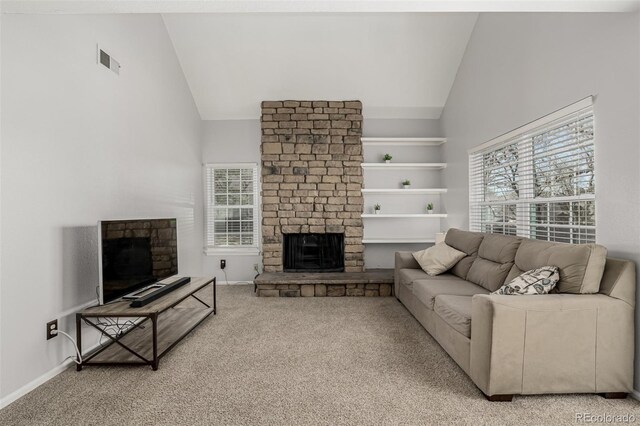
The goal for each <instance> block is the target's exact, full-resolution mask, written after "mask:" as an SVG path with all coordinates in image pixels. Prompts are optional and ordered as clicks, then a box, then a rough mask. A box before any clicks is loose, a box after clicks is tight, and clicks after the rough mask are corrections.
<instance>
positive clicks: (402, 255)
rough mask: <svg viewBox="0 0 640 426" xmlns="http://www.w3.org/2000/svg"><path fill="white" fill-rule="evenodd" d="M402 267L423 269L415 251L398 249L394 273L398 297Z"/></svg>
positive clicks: (394, 284) (395, 289)
mask: <svg viewBox="0 0 640 426" xmlns="http://www.w3.org/2000/svg"><path fill="white" fill-rule="evenodd" d="M400 269H421V268H420V265H419V264H418V262H416V259H415V258H414V257H413V253H412V252H410V251H397V252H396V260H395V268H394V273H393V291H394V294H395V295H396V297H398V286H399V285H400Z"/></svg>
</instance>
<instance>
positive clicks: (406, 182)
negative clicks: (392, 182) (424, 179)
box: [402, 179, 411, 189]
mask: <svg viewBox="0 0 640 426" xmlns="http://www.w3.org/2000/svg"><path fill="white" fill-rule="evenodd" d="M402 187H403V188H404V189H408V188H410V187H411V181H410V180H409V179H405V180H403V181H402Z"/></svg>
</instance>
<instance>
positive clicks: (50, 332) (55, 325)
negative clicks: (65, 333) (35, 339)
mask: <svg viewBox="0 0 640 426" xmlns="http://www.w3.org/2000/svg"><path fill="white" fill-rule="evenodd" d="M54 330H55V331H58V320H57V319H54V320H53V321H49V322H48V323H47V340H49V339H53V338H54V337H56V336H57V335H58V333H53V331H54Z"/></svg>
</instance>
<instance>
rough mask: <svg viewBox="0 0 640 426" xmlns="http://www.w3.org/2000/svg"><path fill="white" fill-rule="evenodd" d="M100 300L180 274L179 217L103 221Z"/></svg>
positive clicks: (100, 245) (100, 227)
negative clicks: (177, 222)
mask: <svg viewBox="0 0 640 426" xmlns="http://www.w3.org/2000/svg"><path fill="white" fill-rule="evenodd" d="M98 228H99V247H100V292H99V293H100V303H103V304H104V303H109V302H111V301H114V300H117V299H119V298H120V297H122V296H125V295H127V294H129V293H132V292H135V291H136V290H139V289H141V288H143V287H146V286H147V285H149V284H152V283H154V282H156V281H158V280H161V279H163V278H166V277H169V276H171V275H176V274H177V273H178V238H177V237H178V236H177V231H176V219H175V218H169V219H136V220H108V221H101V222H100V223H99V225H98Z"/></svg>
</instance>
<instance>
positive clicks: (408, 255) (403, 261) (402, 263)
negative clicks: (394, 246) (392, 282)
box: [395, 251, 420, 271]
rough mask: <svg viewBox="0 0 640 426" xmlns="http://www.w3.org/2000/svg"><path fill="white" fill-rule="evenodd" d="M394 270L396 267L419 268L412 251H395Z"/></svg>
mask: <svg viewBox="0 0 640 426" xmlns="http://www.w3.org/2000/svg"><path fill="white" fill-rule="evenodd" d="M395 268H396V271H397V270H398V269H420V265H419V264H418V262H417V261H416V259H415V258H414V257H413V253H412V252H410V251H397V252H396V263H395Z"/></svg>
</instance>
